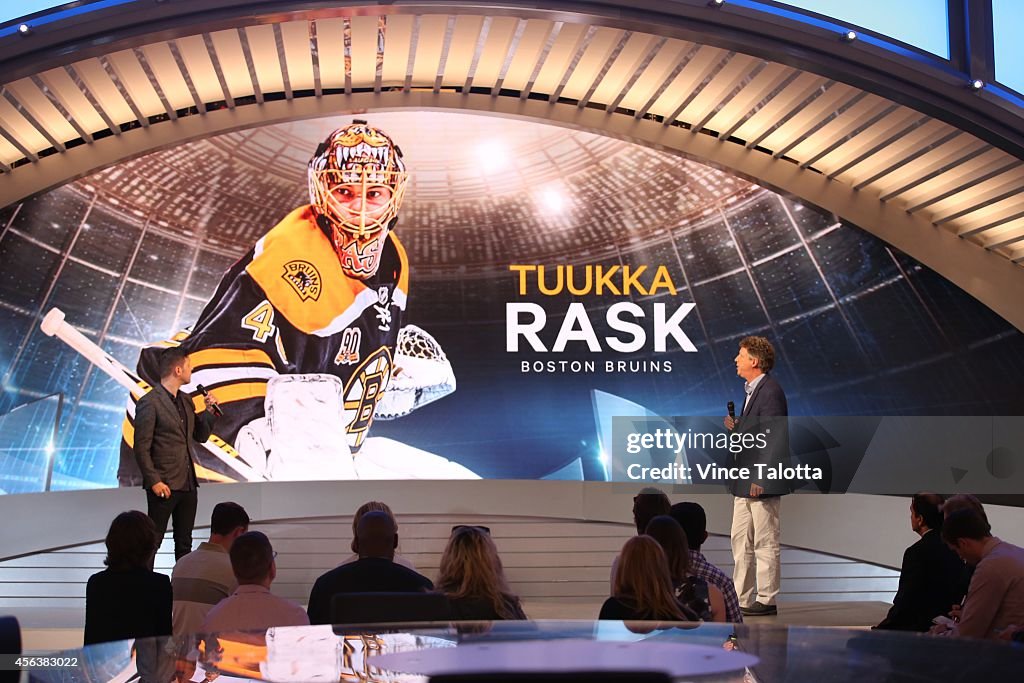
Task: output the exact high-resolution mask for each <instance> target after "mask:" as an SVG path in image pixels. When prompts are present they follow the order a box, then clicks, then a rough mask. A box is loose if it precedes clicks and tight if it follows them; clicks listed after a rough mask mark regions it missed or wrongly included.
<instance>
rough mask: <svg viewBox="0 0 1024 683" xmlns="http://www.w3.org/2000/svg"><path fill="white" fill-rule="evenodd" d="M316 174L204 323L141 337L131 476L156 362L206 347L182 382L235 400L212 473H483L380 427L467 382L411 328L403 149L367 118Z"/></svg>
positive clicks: (338, 134)
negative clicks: (401, 218)
mask: <svg viewBox="0 0 1024 683" xmlns="http://www.w3.org/2000/svg"><path fill="white" fill-rule="evenodd" d="M308 180H309V197H310V204H309V205H306V206H301V207H299V208H297V209H295V210H294V211H292V212H291V213H290V214H289V215H287V216H286V217H285V218H284V219H283V220H282V221H281V222H280V223H278V224H277V225H276V226H275V227H274V228H272V229H271V230H270V231H269V232H268V233H267V234H266V235H264V236H263V237H262V238H261V239H260V240H259V241H258V242H257V243H256V244H255V246H253V248H252V249H251V250H250V251H249V252H248V253H247V254H246V255H245V256H244V257H242V258H241V259H240V260H239V261H238V262H236V263H235V264H234V265H233V266H232V267H231V268H230V269H229V270H228V272H227V273H225V274H224V276H223V278H222V279H221V281H220V284H219V286H218V287H217V289H216V291H215V293H214V294H213V296H212V297H211V298H210V300H209V302H208V303H207V304H206V307H205V308H204V309H203V311H202V313H201V315H200V316H199V319H198V320H197V321H196V322H195V324H194V325H193V326H192V327H191V328H187V329H186V330H184V331H182V332H180V333H178V334H177V335H175V336H174V337H173V338H172V339H171V340H168V341H164V342H160V343H157V344H154V345H151V346H149V347H146V348H144V349H142V351H141V353H140V358H139V363H138V372H137V376H135V377H130V379H131V380H134V386H136V387H138V388H137V389H135V390H133V392H132V393H133V397H132V401H131V402H130V403H129V406H128V414H127V415H126V418H125V422H124V428H123V434H122V443H121V456H120V465H119V467H118V472H117V479H118V483H119V484H120V485H121V486H135V485H140V484H141V483H142V476H141V474H140V472H139V469H138V466H137V464H136V461H135V458H134V454H133V450H132V449H133V441H134V440H133V436H134V429H133V418H134V410H133V408H134V402H135V401H136V400H137V398H138V396H139V395H141V394H142V393H145V391H146V390H148V388H149V387H150V386H154V385H155V384H156V383H157V382H159V381H160V377H159V372H158V370H157V360H158V357H159V354H160V351H161V349H164V348H167V347H169V346H178V347H180V348H181V349H183V350H184V351H185V352H186V353H187V354H188V356H189V359H190V360H191V364H192V370H193V372H192V378H191V382H190V383H189V384H187V385H186V386H184V387H182V390H183V391H185V392H187V393H190V394H191V395H192V396H193V397H194V401H195V406H196V410H197V411H200V410H203V409H205V402H204V400H203V398H202V394H201V391H202V389H206V390H208V391H209V392H210V393H211V394H213V396H214V398H215V399H216V400H217V401H218V402H219V404H220V406H221V409H222V412H223V415H222V416H221V417H219V418H218V420H217V423H216V426H215V429H214V435H213V436H212V437H211V438H210V441H209V442H207V443H206V444H204V445H203V446H199V445H195V444H194V445H193V457H194V458H195V459H196V460H197V465H198V467H197V472H198V473H199V476H200V478H205V479H207V480H212V481H240V480H242V481H244V480H260V479H270V480H296V479H355V478H434V479H458V478H474V477H475V475H474V474H473V473H472V472H471V471H470V470H468V469H466V468H464V467H462V466H461V465H457V464H455V463H452V462H449V461H448V460H445V459H444V458H440V457H438V456H435V455H433V454H430V453H427V452H425V451H421V450H418V449H415V448H412V447H409V446H405V445H404V444H400V443H398V442H396V441H393V440H391V439H368V434H369V430H370V427H371V425H372V424H373V421H374V419H392V418H396V417H401V416H402V415H405V414H407V413H409V412H411V411H412V410H414V409H415V408H417V407H419V406H420V405H424V404H425V403H428V402H430V401H433V400H436V399H437V398H440V397H442V396H444V395H446V394H448V393H450V392H452V391H454V389H455V376H454V374H453V372H452V368H451V364H450V363H449V362H448V360H447V358H446V357H445V355H444V352H443V350H442V349H441V348H440V346H439V345H438V344H437V343H436V341H434V339H433V338H432V337H431V336H430V335H429V334H428V333H427V332H425V331H424V330H422V329H420V328H418V327H415V326H413V325H404V326H403V318H404V315H405V308H406V300H407V297H408V291H409V264H408V259H407V256H406V252H405V249H404V248H403V247H402V243H401V241H400V240H399V239H398V237H397V235H396V234H395V232H394V228H395V225H396V223H397V221H398V211H399V208H400V206H401V204H402V197H403V195H404V193H405V188H406V184H407V182H408V174H407V172H406V168H405V164H404V163H403V161H402V153H401V150H400V149H399V148H398V146H397V145H395V143H394V142H393V141H392V140H391V138H390V137H388V135H387V134H385V133H384V132H383V131H381V130H379V129H377V128H374V127H372V126H370V125H368V124H367V123H366V122H365V121H358V120H357V121H355V122H353V123H352V124H351V125H348V126H346V127H344V128H341V129H339V130H337V131H335V132H333V133H332V134H331V135H329V136H328V138H327V139H326V140H325V141H324V142H322V143H321V144H320V146H319V147H318V148H317V150H316V152H315V153H314V154H313V157H312V159H311V160H310V162H309V166H308ZM54 325H57V326H60V325H59V323H58V322H57V321H54V322H53V324H51V327H53V326H54ZM85 342H86V343H88V340H85ZM97 351H98V349H97ZM100 354H102V352H100ZM111 362H113V361H111ZM200 387H202V389H201V388H200ZM381 442H382V443H381Z"/></svg>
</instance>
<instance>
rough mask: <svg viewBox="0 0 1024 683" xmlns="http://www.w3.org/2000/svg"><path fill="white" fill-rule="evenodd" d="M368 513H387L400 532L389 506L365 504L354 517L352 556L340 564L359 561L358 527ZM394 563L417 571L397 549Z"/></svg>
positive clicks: (372, 503) (375, 502)
mask: <svg viewBox="0 0 1024 683" xmlns="http://www.w3.org/2000/svg"><path fill="white" fill-rule="evenodd" d="M367 512H383V513H386V514H387V515H388V517H390V518H391V519H392V520H394V522H395V533H397V532H398V519H396V518H395V515H394V513H393V512H391V508H389V507H388V506H387V503H381V502H380V501H376V500H371V501H370V502H368V503H363V504H362V505H360V506H359V509H358V510H356V514H355V515H353V517H352V554H351V555H349V556H348V557H346V558H345V559H344V560H342V561H341V563H340V564H350V563H352V562H355V561H356V560H358V559H359V553H358V552H356V527H358V526H359V520H360V519H362V518H363V515H365V514H366V513H367ZM393 561H394V563H395V564H400V565H402V566H403V567H408V568H409V569H411V570H413V571H416V565H414V564H413V563H412V562H411V561H410V560H409V559H407V558H405V557H402V556H401V555H400V554H399V553H398V549H397V548H396V549H395V557H394V560H393ZM339 566H340V565H339Z"/></svg>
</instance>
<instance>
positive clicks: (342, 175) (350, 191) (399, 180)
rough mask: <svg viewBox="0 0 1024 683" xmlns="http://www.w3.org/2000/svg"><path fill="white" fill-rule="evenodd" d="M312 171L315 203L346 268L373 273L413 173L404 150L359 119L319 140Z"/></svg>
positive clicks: (311, 197) (358, 275)
mask: <svg viewBox="0 0 1024 683" xmlns="http://www.w3.org/2000/svg"><path fill="white" fill-rule="evenodd" d="M308 173H309V201H310V204H311V205H312V206H313V211H314V212H315V213H316V214H317V220H318V222H319V223H320V225H321V227H323V228H324V229H325V230H329V234H330V237H331V242H332V244H333V245H334V251H335V252H337V254H338V260H339V261H340V262H341V269H342V271H343V272H344V273H345V274H346V275H348V276H349V277H354V278H357V279H360V280H365V279H366V278H369V277H372V276H373V275H374V274H375V273H376V272H377V267H378V266H379V265H380V256H381V253H382V251H383V250H384V242H385V240H386V239H387V236H388V232H389V231H390V230H391V228H392V227H394V223H395V220H396V219H397V217H398V207H400V206H401V204H402V197H403V196H404V194H405V186H406V182H407V180H408V177H409V176H408V174H407V173H406V172H405V164H404V163H403V162H402V152H401V150H399V149H398V146H397V145H395V143H394V142H393V141H392V140H391V138H389V137H388V136H387V134H385V133H384V131H382V130H380V129H379V128H374V127H373V126H370V125H367V123H366V122H365V121H354V122H353V123H352V124H351V125H349V126H345V127H344V128H341V129H339V130H336V131H334V132H333V133H331V135H330V136H328V138H327V139H326V140H325V141H324V142H322V143H321V144H320V146H319V147H318V148H317V150H316V153H315V154H314V155H313V158H312V159H310V160H309V170H308Z"/></svg>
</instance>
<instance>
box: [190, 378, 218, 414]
mask: <svg viewBox="0 0 1024 683" xmlns="http://www.w3.org/2000/svg"><path fill="white" fill-rule="evenodd" d="M196 389H198V390H199V393H200V394H202V395H203V398H205V399H206V400H207V403H206V405H208V406H209V407H210V412H211V413H213V414H214V415H216V416H217V417H220V416H221V415H223V414H224V411H223V410H221V409H220V406H219V405H217V404H216V403H213V402H211V401H210V392H209V391H207V390H206V387H204V386H203V385H202V384H197V385H196Z"/></svg>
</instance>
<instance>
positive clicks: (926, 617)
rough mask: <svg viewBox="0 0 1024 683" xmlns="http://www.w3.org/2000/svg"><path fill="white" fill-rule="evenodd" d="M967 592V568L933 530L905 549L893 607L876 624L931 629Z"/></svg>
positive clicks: (921, 629)
mask: <svg viewBox="0 0 1024 683" xmlns="http://www.w3.org/2000/svg"><path fill="white" fill-rule="evenodd" d="M965 593H967V568H966V567H965V566H964V563H963V562H961V561H960V558H959V557H957V556H956V553H954V552H953V551H952V550H950V549H949V548H948V547H947V546H946V544H945V543H943V542H942V537H941V535H940V533H939V532H938V531H929V532H928V533H926V534H925V535H924V536H922V537H921V539H920V540H919V541H918V542H917V543H915V544H914V545H912V546H910V547H909V548H907V550H906V552H904V553H903V566H902V568H901V569H900V585H899V588H898V589H897V591H896V597H895V598H894V599H893V601H892V609H890V610H889V614H888V615H887V616H886V617H885V619H883V620H882V623H880V624H879V625H878V626H877V627H876V628H881V629H892V630H897V631H927V630H928V629H929V628H930V627H931V625H932V619H934V618H935V617H937V616H939V615H940V614H946V613H947V612H949V608H950V607H951V606H952V605H954V604H956V603H958V602H960V601H961V600H962V599H963V597H964V594H965Z"/></svg>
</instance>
